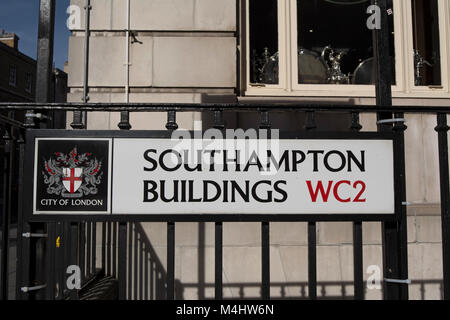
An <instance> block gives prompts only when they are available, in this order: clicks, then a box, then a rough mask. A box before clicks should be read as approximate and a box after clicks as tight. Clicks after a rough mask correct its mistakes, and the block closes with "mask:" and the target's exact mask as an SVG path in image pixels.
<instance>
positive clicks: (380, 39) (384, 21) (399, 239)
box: [373, 0, 408, 300]
mask: <svg viewBox="0 0 450 320" xmlns="http://www.w3.org/2000/svg"><path fill="white" fill-rule="evenodd" d="M374 3H375V5H378V6H379V8H380V13H381V17H380V18H381V29H379V30H374V39H373V41H374V56H375V62H376V63H375V65H376V68H375V79H376V100H377V101H376V102H377V106H380V107H392V87H391V85H392V79H391V77H392V70H391V65H392V64H391V57H390V50H389V37H390V30H389V24H388V15H387V0H375V1H374ZM389 118H392V113H387V114H386V113H382V114H381V113H379V114H378V120H383V119H389ZM390 130H392V126H385V125H380V126H379V131H390ZM403 131H404V128H403V127H402V128H400V127H397V134H396V143H395V144H396V147H395V148H394V149H395V150H394V158H395V160H396V162H397V164H396V165H395V166H396V167H397V170H396V172H397V174H399V175H400V177H399V179H396V180H397V181H399V184H400V185H398V186H396V187H397V188H396V190H397V192H396V195H397V199H396V213H397V221H394V222H384V223H383V227H382V228H383V265H384V266H383V267H384V276H385V277H386V278H390V279H406V278H407V274H408V261H407V239H406V207H405V206H403V204H402V203H403V202H404V201H406V199H405V198H406V192H404V188H405V183H404V181H405V173H404V172H405V168H404V167H403V168H401V167H400V165H401V162H403V164H404V161H402V153H403V158H404V142H403V143H402V141H403ZM384 289H385V290H384V298H385V299H387V300H401V299H407V298H408V287H407V285H406V284H395V283H385V288H384Z"/></svg>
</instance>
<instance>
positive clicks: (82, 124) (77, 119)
mask: <svg viewBox="0 0 450 320" xmlns="http://www.w3.org/2000/svg"><path fill="white" fill-rule="evenodd" d="M91 9H92V6H91V0H86V2H85V6H84V10H85V29H84V74H83V98H82V100H83V103H88V101H89V95H88V90H89V38H90V33H91V30H90V20H91V19H90V18H91V14H90V11H91ZM70 126H71V127H72V128H73V129H85V128H86V127H87V112H81V111H74V112H73V123H72V124H71V125H70Z"/></svg>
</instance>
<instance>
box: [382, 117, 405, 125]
mask: <svg viewBox="0 0 450 320" xmlns="http://www.w3.org/2000/svg"><path fill="white" fill-rule="evenodd" d="M397 122H403V123H405V122H408V120H407V119H406V118H395V119H385V120H379V121H377V124H389V123H397Z"/></svg>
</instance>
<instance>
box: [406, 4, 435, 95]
mask: <svg viewBox="0 0 450 320" xmlns="http://www.w3.org/2000/svg"><path fill="white" fill-rule="evenodd" d="M411 6H412V21H413V25H412V27H413V30H412V32H413V46H414V85H416V86H428V85H431V86H440V85H441V84H442V81H441V80H442V79H441V50H440V45H441V44H440V38H439V36H440V32H439V14H438V1H437V0H412V1H411Z"/></svg>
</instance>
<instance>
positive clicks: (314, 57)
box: [298, 49, 328, 84]
mask: <svg viewBox="0 0 450 320" xmlns="http://www.w3.org/2000/svg"><path fill="white" fill-rule="evenodd" d="M327 82H328V67H327V65H326V63H325V61H323V59H322V58H321V57H320V55H319V54H317V53H316V52H314V51H310V50H306V49H300V50H299V51H298V83H300V84H323V83H327Z"/></svg>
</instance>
